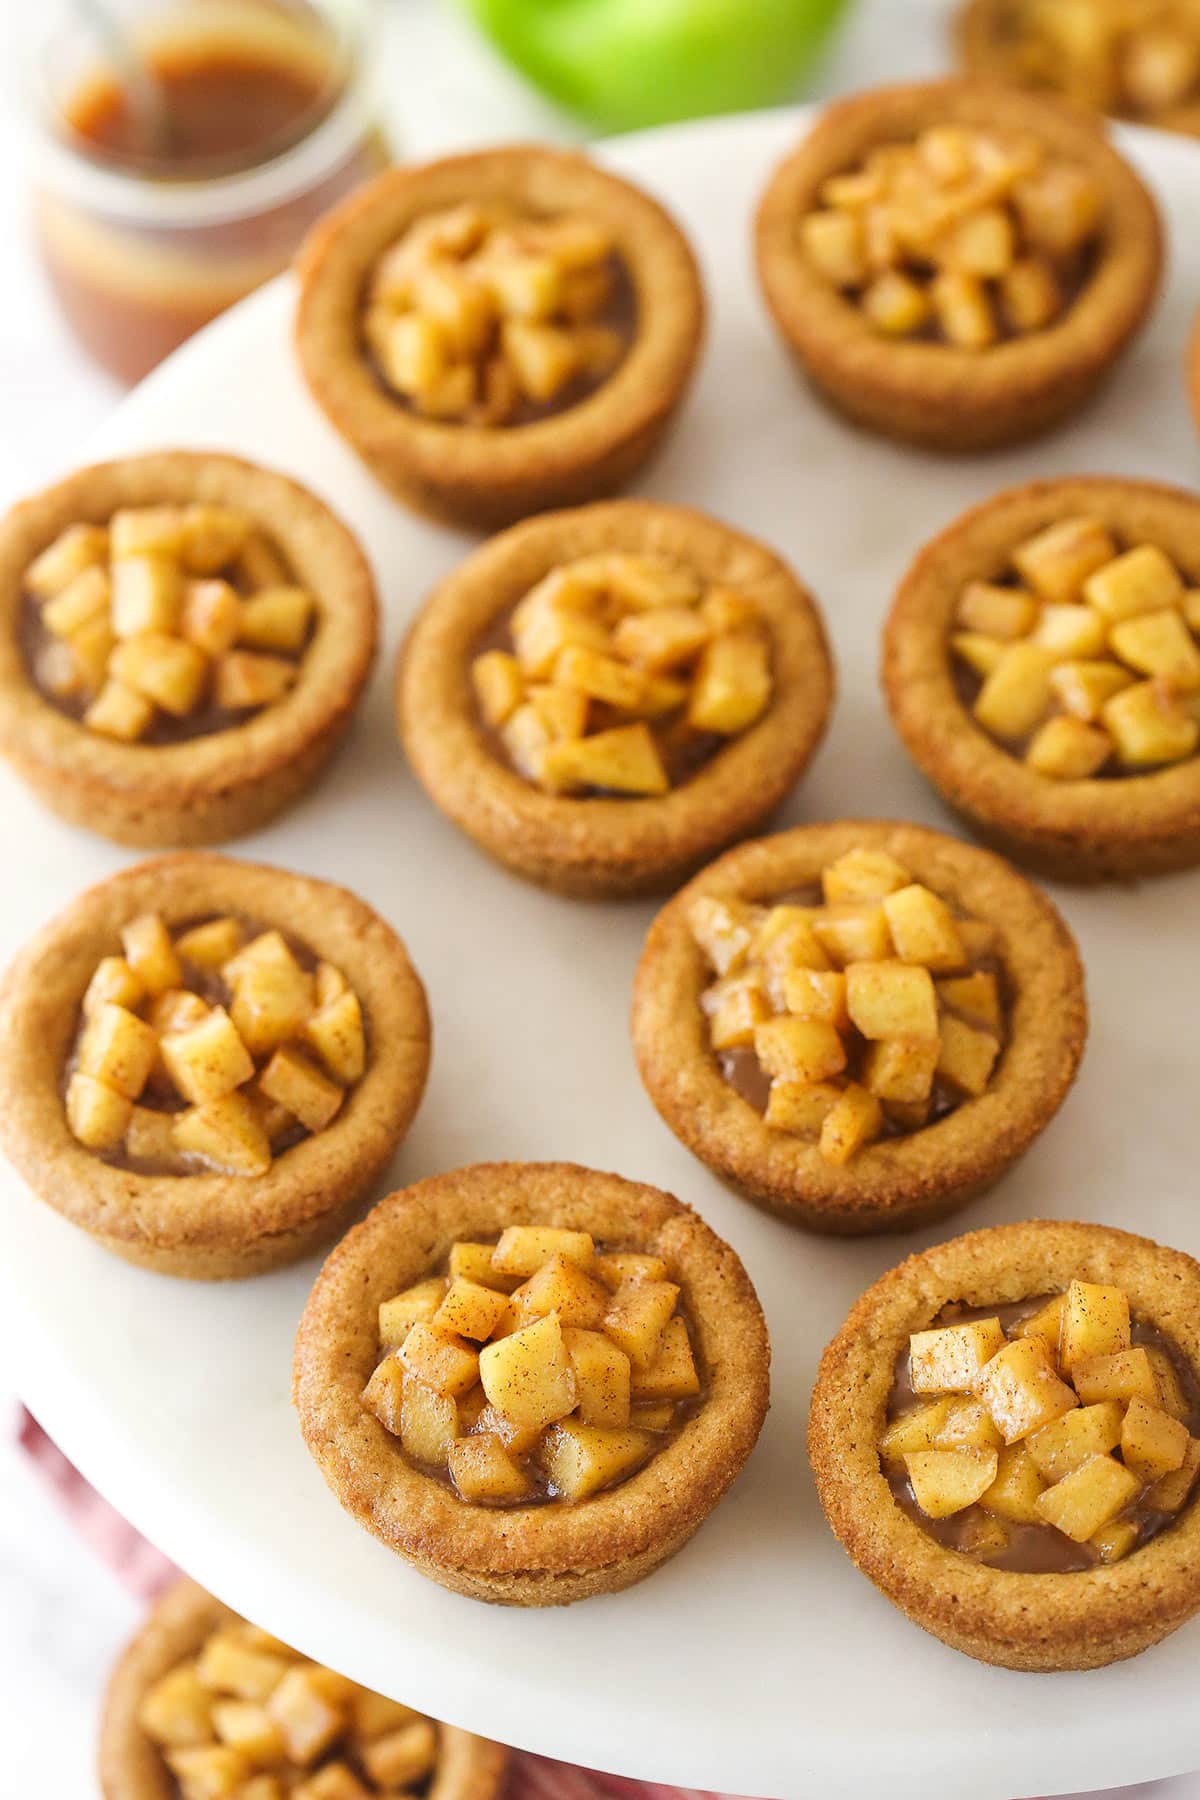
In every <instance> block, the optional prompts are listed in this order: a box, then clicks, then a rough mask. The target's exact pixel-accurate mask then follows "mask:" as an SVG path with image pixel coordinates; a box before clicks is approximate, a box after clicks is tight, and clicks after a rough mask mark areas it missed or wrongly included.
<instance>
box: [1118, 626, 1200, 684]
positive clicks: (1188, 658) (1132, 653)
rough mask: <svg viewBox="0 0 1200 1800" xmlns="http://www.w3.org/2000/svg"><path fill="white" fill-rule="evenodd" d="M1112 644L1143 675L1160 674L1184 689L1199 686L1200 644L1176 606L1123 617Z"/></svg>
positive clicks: (1128, 663)
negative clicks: (1127, 617)
mask: <svg viewBox="0 0 1200 1800" xmlns="http://www.w3.org/2000/svg"><path fill="white" fill-rule="evenodd" d="M1109 645H1110V647H1111V648H1112V650H1113V651H1114V652H1115V653H1116V655H1117V656H1119V657H1120V659H1121V661H1122V662H1123V663H1126V664H1127V665H1128V666H1129V668H1131V669H1136V670H1138V672H1139V673H1140V674H1142V675H1157V676H1161V678H1162V679H1163V680H1164V681H1169V682H1171V683H1172V684H1173V686H1175V687H1176V688H1180V689H1183V690H1185V691H1186V690H1191V689H1195V688H1198V687H1200V648H1198V647H1197V645H1196V640H1195V639H1194V638H1193V636H1192V634H1191V632H1190V631H1189V630H1188V628H1187V626H1186V625H1185V624H1184V622H1183V620H1182V618H1181V617H1180V616H1179V613H1178V612H1177V611H1176V610H1175V608H1174V607H1170V608H1167V609H1165V610H1163V611H1162V612H1153V613H1139V614H1137V615H1136V616H1135V617H1134V618H1132V619H1124V620H1122V621H1120V622H1119V623H1118V624H1116V625H1114V626H1113V628H1112V631H1111V633H1110V635H1109Z"/></svg>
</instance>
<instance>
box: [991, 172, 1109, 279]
mask: <svg viewBox="0 0 1200 1800" xmlns="http://www.w3.org/2000/svg"><path fill="white" fill-rule="evenodd" d="M1012 201H1013V204H1014V205H1015V207H1016V209H1017V215H1018V218H1019V220H1020V224H1021V230H1022V233H1023V235H1024V237H1025V240H1026V242H1027V243H1028V244H1029V245H1030V247H1031V248H1032V249H1034V250H1044V251H1045V252H1046V254H1047V255H1048V256H1052V257H1062V256H1070V255H1072V254H1073V253H1074V252H1076V251H1079V250H1081V249H1082V248H1083V246H1084V244H1085V243H1086V242H1087V240H1088V238H1089V237H1090V236H1091V235H1092V233H1093V232H1094V231H1095V230H1096V228H1097V226H1098V224H1099V223H1100V220H1101V217H1102V214H1103V212H1104V195H1103V193H1102V192H1101V189H1100V187H1099V184H1098V183H1097V182H1096V181H1095V179H1094V178H1093V177H1092V175H1090V174H1089V172H1088V171H1087V170H1086V169H1084V168H1080V167H1078V166H1077V165H1076V164H1074V163H1069V162H1065V161H1053V162H1044V163H1043V164H1042V165H1041V167H1040V168H1039V169H1038V170H1037V171H1036V172H1035V173H1032V174H1029V175H1026V176H1025V177H1024V178H1023V179H1021V180H1020V181H1018V182H1017V183H1016V185H1015V187H1014V188H1013V190H1012Z"/></svg>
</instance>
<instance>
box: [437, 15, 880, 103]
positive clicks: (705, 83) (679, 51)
mask: <svg viewBox="0 0 1200 1800" xmlns="http://www.w3.org/2000/svg"><path fill="white" fill-rule="evenodd" d="M463 4H464V5H465V6H466V7H467V9H468V11H469V12H471V13H472V14H473V15H474V17H475V18H476V19H477V20H478V22H479V23H480V25H482V27H483V28H484V30H485V31H486V32H487V33H488V35H489V36H490V37H491V38H492V39H493V41H494V42H495V43H496V45H497V46H498V47H499V48H500V50H502V51H503V53H504V54H505V56H507V57H508V58H509V59H510V61H512V62H513V63H515V64H516V66H517V67H518V68H519V69H520V70H521V71H522V72H523V73H524V74H525V75H526V76H528V77H529V79H530V80H531V81H533V82H535V83H536V84H537V86H539V87H540V88H542V89H544V90H545V92H546V93H548V94H549V95H550V96H551V97H552V98H553V99H555V100H556V101H558V102H559V104H560V105H563V106H566V107H569V108H570V109H571V110H572V111H574V112H578V113H582V114H584V115H585V116H586V117H587V118H589V119H590V120H592V121H593V123H595V124H597V125H599V126H602V127H603V128H605V129H606V130H610V131H630V130H636V129H637V128H638V127H640V126H643V125H658V124H664V123H666V122H668V121H670V120H673V119H688V118H695V117H697V116H699V115H701V114H706V113H721V112H738V111H742V110H744V109H746V108H749V107H755V106H768V105H771V104H772V103H773V102H775V101H779V100H783V99H785V98H787V97H788V96H789V95H790V94H792V93H793V92H794V91H795V87H796V84H797V82H798V81H799V80H800V78H801V76H802V75H803V74H804V72H805V70H806V69H807V68H808V67H809V65H810V64H811V62H812V61H813V59H814V57H815V56H816V54H817V52H818V51H819V50H820V49H821V47H822V45H823V43H824V41H825V39H826V37H827V35H828V33H829V31H830V28H831V27H832V25H833V24H834V22H835V21H836V19H837V17H838V15H839V14H840V13H842V12H843V11H845V9H846V5H847V0H463Z"/></svg>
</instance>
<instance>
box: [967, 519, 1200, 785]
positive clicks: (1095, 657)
mask: <svg viewBox="0 0 1200 1800" xmlns="http://www.w3.org/2000/svg"><path fill="white" fill-rule="evenodd" d="M1009 563H1010V568H1009V570H1008V571H1006V572H1003V573H1004V576H1005V578H1004V579H1003V580H998V581H995V582H986V581H973V582H971V583H970V584H969V585H968V586H967V587H966V588H964V590H963V592H962V595H961V596H960V598H959V601H958V607H957V612H956V618H955V627H956V628H955V630H954V632H953V634H952V636H951V639H950V647H951V650H952V652H953V655H954V661H955V666H956V669H957V671H958V673H959V674H960V676H961V678H962V681H963V684H964V690H965V695H966V698H967V699H968V700H969V702H970V706H971V711H972V713H973V716H974V718H975V720H976V722H977V723H978V724H979V725H980V726H981V727H982V728H983V730H984V731H986V732H987V733H988V734H989V736H991V737H993V738H995V739H996V740H997V741H998V742H999V743H1001V744H1002V745H1003V746H1004V747H1005V749H1006V750H1008V751H1010V752H1011V754H1012V755H1014V756H1019V757H1021V759H1022V760H1023V761H1024V763H1025V765H1026V766H1027V767H1028V768H1030V769H1032V770H1034V771H1035V772H1036V773H1037V774H1039V775H1044V776H1046V777H1047V779H1049V780H1051V781H1086V780H1089V779H1090V778H1092V777H1093V776H1114V775H1115V776H1120V775H1140V774H1145V773H1147V772H1148V771H1150V770H1154V769H1159V768H1166V767H1168V766H1169V765H1171V764H1173V763H1180V762H1184V761H1186V760H1187V758H1188V757H1191V756H1194V755H1195V754H1196V749H1197V745H1198V744H1200V589H1197V588H1194V587H1189V586H1188V583H1187V579H1186V578H1185V576H1184V574H1182V573H1181V571H1180V569H1179V568H1178V567H1177V565H1176V564H1175V563H1174V562H1173V561H1172V559H1171V558H1170V557H1169V556H1168V555H1167V554H1166V553H1165V552H1164V551H1163V550H1162V549H1161V548H1160V547H1159V546H1158V545H1156V544H1148V543H1135V544H1130V545H1128V546H1127V547H1124V548H1123V547H1122V546H1121V545H1120V544H1119V543H1118V542H1117V540H1116V538H1115V537H1114V536H1113V534H1112V533H1111V532H1110V531H1109V529H1108V527H1107V526H1106V525H1104V524H1103V523H1102V522H1101V521H1100V520H1099V519H1089V518H1068V519H1062V520H1060V521H1059V523H1057V524H1055V525H1051V526H1048V527H1047V528H1046V529H1045V530H1044V531H1040V532H1038V534H1037V535H1036V536H1035V537H1032V538H1029V539H1027V540H1026V541H1025V542H1024V543H1022V544H1018V546H1017V547H1016V549H1015V550H1014V551H1013V552H1012V555H1011V557H1010V559H1009Z"/></svg>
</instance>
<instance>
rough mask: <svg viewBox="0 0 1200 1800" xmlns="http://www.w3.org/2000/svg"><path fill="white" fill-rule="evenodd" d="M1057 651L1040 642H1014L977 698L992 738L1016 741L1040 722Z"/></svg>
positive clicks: (979, 716)
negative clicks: (1048, 648) (1045, 646)
mask: <svg viewBox="0 0 1200 1800" xmlns="http://www.w3.org/2000/svg"><path fill="white" fill-rule="evenodd" d="M1053 668H1054V654H1053V652H1052V651H1050V650H1046V649H1044V648H1043V647H1042V646H1041V645H1040V644H1032V643H1029V642H1027V641H1022V642H1020V643H1017V644H1012V645H1010V646H1009V648H1008V649H1006V650H1005V652H1004V654H1003V656H1001V657H1000V659H999V661H998V662H997V664H996V667H995V669H994V670H993V671H992V673H991V674H990V675H989V676H988V677H987V679H986V680H985V682H984V684H983V686H982V687H981V688H980V690H979V693H978V695H977V696H976V699H975V706H974V713H975V717H976V719H977V720H978V721H979V723H980V724H981V725H982V726H983V728H984V730H985V731H989V732H991V734H992V736H993V737H998V738H1004V739H1006V740H1008V741H1010V742H1013V743H1016V742H1019V740H1020V739H1022V738H1026V737H1028V736H1029V734H1030V733H1031V732H1032V731H1033V730H1034V729H1035V728H1036V727H1037V726H1038V725H1039V724H1040V723H1041V721H1042V719H1043V718H1044V717H1045V714H1046V710H1047V708H1048V706H1049V704H1050V691H1051V690H1050V674H1051V671H1052V670H1053Z"/></svg>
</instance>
